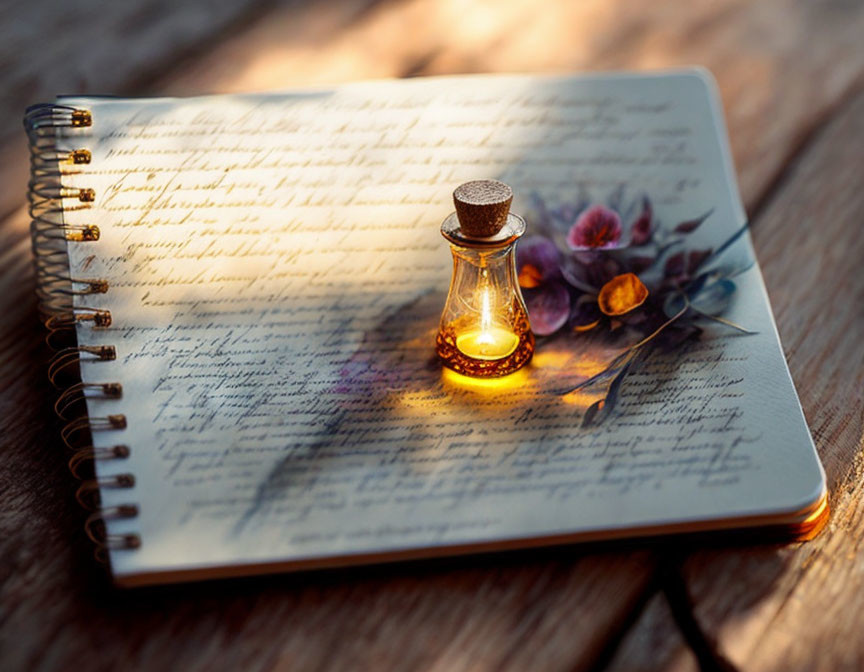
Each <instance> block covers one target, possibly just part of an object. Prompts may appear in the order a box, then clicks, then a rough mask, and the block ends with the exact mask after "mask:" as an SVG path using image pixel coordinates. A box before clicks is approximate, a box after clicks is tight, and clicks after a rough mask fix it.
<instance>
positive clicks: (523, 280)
mask: <svg viewBox="0 0 864 672" xmlns="http://www.w3.org/2000/svg"><path fill="white" fill-rule="evenodd" d="M541 282H543V274H542V273H541V272H540V270H539V269H538V268H537V267H536V266H533V265H532V264H525V265H524V266H523V267H522V270H521V271H519V286H520V287H522V288H523V289H534V288H535V287H539V286H540V283H541Z"/></svg>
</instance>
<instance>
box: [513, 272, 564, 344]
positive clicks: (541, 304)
mask: <svg viewBox="0 0 864 672" xmlns="http://www.w3.org/2000/svg"><path fill="white" fill-rule="evenodd" d="M524 297H525V305H526V306H527V308H528V318H529V319H530V320H531V330H532V331H533V332H534V333H535V334H537V335H538V336H548V335H549V334H554V333H555V332H556V331H558V330H559V329H560V328H561V327H563V326H564V323H565V322H566V321H567V318H568V317H570V292H569V291H567V288H566V287H565V286H564V285H563V284H562V283H561V282H558V281H552V282H548V283H546V284H545V285H541V286H540V287H538V288H537V289H528V290H526V291H525V292H524Z"/></svg>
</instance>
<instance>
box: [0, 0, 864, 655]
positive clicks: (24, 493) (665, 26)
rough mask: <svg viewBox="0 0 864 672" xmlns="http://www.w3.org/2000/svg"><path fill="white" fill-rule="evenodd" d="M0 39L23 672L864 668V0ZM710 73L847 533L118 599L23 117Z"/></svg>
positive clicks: (2, 365)
mask: <svg viewBox="0 0 864 672" xmlns="http://www.w3.org/2000/svg"><path fill="white" fill-rule="evenodd" d="M175 5H177V6H178V7H179V8H178V7H175ZM0 36H2V39H0V64H2V66H3V67H2V69H0V81H2V84H3V91H4V96H3V97H2V99H0V121H2V123H0V146H2V150H3V154H2V155H3V158H4V160H3V161H2V162H0V179H2V181H3V182H2V183H3V189H0V217H2V223H0V227H2V229H0V230H2V240H3V243H4V244H3V245H2V247H0V269H2V291H0V313H2V315H3V320H2V325H0V375H2V381H3V386H2V393H0V437H2V455H3V460H4V464H3V468H2V469H0V494H2V502H3V504H4V505H3V508H2V510H0V521H2V522H0V661H2V662H0V665H2V669H4V670H33V669H44V670H54V669H87V670H103V669H104V670H113V669H124V670H132V669H165V670H174V669H180V670H241V669H242V670H274V669H276V670H295V669H296V670H331V669H332V670H366V669H369V670H436V671H437V670H443V671H450V670H616V671H617V670H696V669H700V668H701V669H704V670H713V669H726V670H728V669H739V670H766V671H767V670H772V671H773V670H831V671H835V670H862V669H864V637H862V633H864V608H862V607H864V478H862V477H864V459H862V448H864V272H862V265H864V236H862V232H864V231H862V221H864V3H862V2H860V1H858V0H832V1H821V2H814V1H808V0H801V1H799V2H792V1H791V0H788V1H787V0H760V1H759V2H748V1H747V0H689V1H688V2H686V3H683V2H674V1H668V2H666V1H663V2H652V3H640V2H635V1H633V2H626V1H625V0H582V1H581V2H572V1H568V0H546V2H544V3H542V4H540V3H537V2H531V1H530V0H519V1H513V0H509V1H507V2H500V1H499V2H495V1H491V0H490V1H487V2H471V3H467V2H459V1H457V0H392V1H389V2H375V1H373V0H344V1H339V2H329V3H300V2H292V1H290V0H285V1H284V2H279V1H278V0H234V1H233V2H221V3H216V2H207V1H206V0H190V1H187V2H183V3H179V2H178V3H175V2H172V1H171V0H137V2H134V3H133V2H110V0H82V1H80V2H77V3H74V6H73V3H54V2H50V1H48V0H26V1H20V0H7V2H5V3H4V4H3V6H2V7H0ZM684 64H688V65H689V64H701V65H705V66H707V67H708V68H710V69H711V70H712V71H713V72H714V74H715V75H716V77H717V79H718V81H719V83H720V88H721V92H722V97H723V102H724V105H725V110H726V115H727V121H728V126H729V133H730V135H731V140H732V145H733V151H734V154H735V160H736V164H737V170H738V176H739V180H740V184H741V190H742V193H743V196H744V200H745V205H746V207H747V210H748V212H749V214H750V216H751V221H752V223H753V236H754V240H755V245H756V249H757V253H758V256H759V260H760V262H761V264H762V268H763V272H764V274H765V279H766V283H767V285H768V291H769V294H770V297H771V301H772V304H773V307H774V312H775V315H776V318H777V323H778V327H779V330H780V334H781V338H782V341H783V345H784V351H785V353H786V356H787V359H788V361H789V365H790V367H791V370H792V375H793V378H794V379H795V383H796V385H797V388H798V392H799V394H800V396H801V401H802V403H803V406H804V411H805V414H806V416H807V420H808V423H809V425H810V428H811V430H812V432H813V436H814V438H815V441H816V445H817V447H818V449H819V452H820V455H821V456H822V460H823V462H824V464H825V468H826V471H827V472H828V480H829V486H830V496H831V501H832V507H833V514H832V518H831V521H830V523H829V525H828V527H827V529H825V531H824V532H823V533H822V534H821V536H819V537H818V538H817V539H816V540H814V541H811V542H808V543H803V544H786V545H777V544H767V543H764V544H761V545H756V544H753V543H752V542H751V543H750V544H749V545H747V544H743V543H737V544H732V543H731V542H729V541H725V542H722V543H720V542H715V543H709V542H707V541H702V542H698V543H697V542H694V541H692V540H690V541H687V542H682V541H680V540H669V541H663V542H659V543H651V544H647V543H637V542H631V543H628V544H616V545H606V546H589V547H576V548H572V549H567V550H563V551H562V550H556V551H544V552H530V553H517V554H510V555H498V556H490V557H483V558H474V559H461V560H451V561H447V562H434V563H413V564H404V565H396V566H387V567H372V568H367V569H360V570H356V569H355V570H350V571H332V572H324V573H314V574H304V575H294V576H290V575H289V576H275V577H266V578H259V579H243V580H235V581H227V582H219V583H210V584H202V585H191V586H175V587H170V588H160V589H148V590H140V591H135V592H118V591H115V590H113V589H112V588H111V587H110V585H109V583H108V582H107V580H106V577H105V575H104V573H103V572H102V571H101V570H100V569H99V567H98V566H97V565H95V564H94V563H93V561H92V555H91V549H90V545H89V542H87V541H86V539H85V537H84V534H83V532H82V523H83V519H84V514H83V512H82V511H81V510H80V509H79V508H78V507H77V505H76V504H75V502H74V496H73V493H74V489H75V483H74V481H73V479H72V478H71V477H70V476H69V474H68V473H67V471H66V465H65V461H64V454H63V452H62V451H61V450H60V446H59V443H60V442H59V439H58V429H59V422H58V421H55V420H54V416H53V413H52V411H51V404H52V403H53V399H54V395H53V390H52V389H51V388H50V386H49V385H48V383H47V381H46V378H45V366H46V360H47V358H48V356H49V353H48V351H47V348H46V347H45V346H44V345H43V344H42V340H41V339H42V333H41V327H40V324H39V322H38V319H37V315H36V307H35V299H34V294H33V290H34V287H33V279H32V274H31V265H30V264H31V262H30V251H29V239H28V235H27V217H26V214H25V212H24V210H23V203H24V199H25V183H26V174H27V157H26V147H25V144H24V135H23V132H22V131H21V116H22V112H23V108H24V106H25V105H27V104H29V103H32V102H38V101H40V100H46V99H51V98H52V97H53V95H54V94H56V93H66V92H80V93H117V94H127V95H153V94H183V95H187V94H194V93H210V92H233V91H247V90H272V89H279V88H286V87H290V86H292V85H298V84H307V83H319V84H320V83H332V82H339V81H347V80H351V79H360V78H371V77H392V76H396V77H399V76H414V75H426V74H443V73H457V72H487V71H489V72H491V71H496V72H498V71H511V72H549V71H559V72H560V71H574V72H578V71H584V70H603V69H623V68H626V69H647V68H657V67H665V66H674V65H684Z"/></svg>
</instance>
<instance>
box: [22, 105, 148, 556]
mask: <svg viewBox="0 0 864 672" xmlns="http://www.w3.org/2000/svg"><path fill="white" fill-rule="evenodd" d="M92 125H93V118H92V115H91V114H90V111H89V110H85V109H81V108H76V107H71V106H68V105H59V104H40V105H33V106H31V107H29V108H28V109H27V111H26V113H25V115H24V127H25V129H26V131H27V136H28V138H29V141H30V182H29V192H28V199H29V204H30V207H29V212H30V219H31V223H30V236H31V240H32V245H33V258H34V262H35V267H36V268H35V270H36V281H37V290H36V293H37V297H38V300H39V312H40V315H41V317H42V320H43V322H44V323H45V327H46V329H47V332H48V333H47V335H46V338H45V340H46V342H47V343H48V345H49V346H50V347H51V348H52V349H54V350H55V353H54V356H53V357H52V358H51V361H50V362H49V365H48V378H49V380H50V381H51V384H52V385H54V387H56V388H57V389H59V390H60V391H61V392H60V396H59V397H58V399H57V401H56V403H55V404H54V410H55V412H56V413H57V415H58V416H59V417H60V418H61V419H63V420H67V423H66V424H65V425H64V426H63V428H62V430H61V432H60V437H61V439H62V441H63V443H64V444H65V445H66V447H67V448H69V450H70V451H71V456H70V458H69V470H70V472H71V473H72V475H73V476H75V478H77V479H79V480H81V481H82V483H81V485H80V487H79V488H78V491H77V492H76V494H75V497H76V499H77V500H78V503H79V504H81V506H83V507H84V508H85V509H87V510H88V511H90V512H91V513H90V515H89V517H88V518H87V520H86V522H85V524H84V530H85V532H86V533H87V536H88V537H89V538H90V540H91V541H92V542H93V543H94V544H95V546H96V550H95V554H96V557H97V558H98V559H99V560H100V561H107V559H108V558H107V551H109V550H125V549H135V548H139V547H140V546H141V537H140V536H139V535H138V534H134V533H129V534H109V533H108V529H107V525H106V523H107V522H108V521H110V520H122V519H129V518H135V517H136V516H137V515H138V505H137V504H133V503H129V504H120V505H117V506H110V507H102V506H101V497H100V491H102V490H104V489H115V488H132V487H134V486H135V476H134V475H132V474H129V473H125V474H116V475H113V476H103V477H95V476H94V477H90V476H89V474H87V473H82V472H91V473H92V472H94V470H95V467H94V464H95V463H96V462H101V461H107V460H125V459H127V458H128V457H129V455H130V454H131V450H130V448H129V446H127V445H125V444H118V445H114V446H110V447H96V446H93V445H82V444H88V443H89V442H88V441H87V439H88V438H90V437H92V436H93V435H94V434H95V433H96V432H100V431H106V430H122V429H125V428H126V424H127V423H126V416H125V415H123V414H112V415H108V416H105V417H88V416H87V415H86V400H87V399H88V398H99V399H121V398H122V397H123V387H122V386H121V385H120V383H114V382H106V383H84V382H82V381H81V364H82V363H85V362H105V361H113V360H115V359H116V358H117V351H116V348H115V347H114V346H113V345H79V344H77V343H76V342H75V341H76V333H77V332H76V327H77V325H78V324H79V323H82V322H90V323H92V325H93V328H94V329H104V328H107V327H109V326H111V322H112V317H111V312H110V311H108V310H102V309H96V308H86V307H83V306H80V305H79V306H76V305H75V297H76V296H77V297H84V296H87V295H93V294H105V293H107V292H108V290H109V284H108V281H107V280H105V279H102V278H76V277H72V275H71V274H70V264H69V254H68V246H69V245H70V244H77V243H82V244H86V243H88V242H93V241H97V240H99V238H100V236H101V232H100V231H99V227H98V226H96V225H95V224H82V225H69V224H67V223H66V220H65V214H66V213H69V212H72V211H78V212H87V211H89V210H90V209H91V208H92V207H93V204H94V203H95V201H96V197H97V194H96V192H95V190H93V189H90V188H70V187H67V186H65V185H64V184H63V177H64V176H68V175H75V174H78V173H81V172H82V171H83V170H85V169H86V167H87V166H88V165H90V163H91V161H92V159H93V155H92V153H91V152H90V150H89V149H87V148H85V147H80V148H77V149H71V150H61V149H59V148H58V146H57V138H58V137H65V136H66V134H69V133H70V131H71V133H72V134H74V136H77V131H78V130H79V129H87V128H89V127H91V126H92ZM82 411H83V412H84V415H81V414H80V413H81V412H82ZM76 413H77V417H73V414H76Z"/></svg>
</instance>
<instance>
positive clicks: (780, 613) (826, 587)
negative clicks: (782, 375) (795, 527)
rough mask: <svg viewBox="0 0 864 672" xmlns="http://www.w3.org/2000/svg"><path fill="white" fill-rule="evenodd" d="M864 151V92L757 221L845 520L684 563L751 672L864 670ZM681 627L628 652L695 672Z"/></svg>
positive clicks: (642, 637) (693, 594)
mask: <svg viewBox="0 0 864 672" xmlns="http://www.w3.org/2000/svg"><path fill="white" fill-rule="evenodd" d="M862 156H864V93H862V94H859V95H858V96H857V97H856V98H855V99H854V100H852V101H851V102H850V103H849V104H847V105H846V106H844V108H843V109H842V111H841V112H840V113H839V115H838V116H837V118H836V119H835V120H834V121H833V122H832V123H830V124H829V125H828V126H827V128H825V129H824V130H823V131H822V132H821V133H820V134H819V135H818V137H817V138H816V139H815V140H814V142H813V143H812V146H810V147H808V149H807V151H806V152H805V153H804V155H803V156H802V157H801V158H800V160H799V161H797V162H796V163H795V164H794V166H793V167H792V168H791V169H790V171H789V174H788V175H787V176H786V178H785V179H784V181H783V184H782V185H781V186H780V188H779V190H778V191H777V194H776V196H775V197H774V198H773V199H772V200H771V201H770V203H768V204H767V205H766V207H765V210H764V212H763V214H762V216H760V217H759V218H758V220H757V221H756V222H755V226H754V242H755V244H756V249H757V253H758V256H759V259H760V262H761V264H762V267H763V272H764V274H765V280H766V284H767V286H768V291H769V294H770V296H771V299H772V302H773V307H774V313H775V315H776V318H777V324H778V328H779V331H780V335H781V339H782V341H783V343H784V346H785V351H786V355H787V358H788V360H789V365H790V369H791V372H792V377H793V378H794V380H795V382H796V386H797V388H798V393H799V396H800V398H801V402H802V405H803V407H804V412H805V415H806V416H807V420H808V423H809V425H810V427H811V428H812V431H813V437H814V439H815V441H816V445H817V448H818V450H819V453H820V455H821V457H822V461H823V464H824V465H825V470H826V472H827V475H828V483H829V487H830V501H831V506H832V509H833V513H832V517H831V521H830V523H829V525H828V527H827V529H825V530H824V531H823V532H822V534H821V535H820V536H819V537H817V539H815V540H814V541H811V542H808V543H805V544H794V545H789V546H767V547H753V548H726V549H723V548H715V549H708V548H706V549H701V550H696V551H694V552H693V553H692V554H691V555H690V556H689V558H688V559H687V561H686V562H685V563H684V566H683V578H684V580H685V581H686V583H687V585H688V586H689V593H690V598H691V599H692V601H693V603H694V605H695V609H694V615H695V617H696V620H697V621H698V623H699V624H700V626H701V628H702V630H703V631H704V632H705V633H707V634H708V636H709V637H710V638H711V639H713V640H715V641H716V642H717V644H718V647H717V648H718V652H719V653H720V655H722V656H723V657H725V658H726V659H728V660H731V661H732V662H733V664H735V665H737V666H739V667H740V669H742V670H747V671H748V672H749V671H751V670H753V671H760V670H765V671H768V670H771V671H774V670H813V671H817V670H819V671H821V670H826V671H828V670H830V671H843V670H849V671H852V670H856V671H857V670H862V669H864V645H862V642H861V637H860V633H861V632H862V631H864V612H862V611H861V605H862V604H864V459H862V458H864V455H862V449H864V347H862V343H864V273H862V262H864V238H862V236H861V235H860V234H861V216H862V212H864V190H862V186H864V168H862V162H861V157H862ZM668 631H669V624H668V623H667V622H663V621H662V620H661V619H660V618H658V615H657V612H656V610H653V611H652V610H650V609H649V610H648V611H646V612H645V613H644V615H643V617H642V619H641V620H640V622H639V623H638V625H637V626H636V628H634V631H633V633H632V635H631V636H630V638H629V643H628V645H627V653H626V655H627V657H628V658H630V659H636V660H639V659H641V658H647V657H649V656H650V657H653V658H654V659H655V661H656V664H657V669H664V670H665V669H669V670H676V671H677V670H682V671H683V670H690V669H692V668H691V667H690V665H689V664H688V661H687V658H688V656H689V655H690V654H689V651H688V650H687V648H686V646H685V645H684V643H683V642H682V641H681V640H674V639H672V638H666V637H665V633H667V632H668ZM622 655H624V654H623V653H622Z"/></svg>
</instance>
